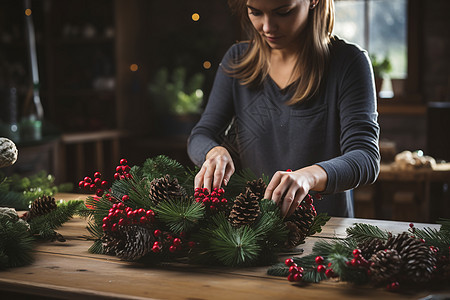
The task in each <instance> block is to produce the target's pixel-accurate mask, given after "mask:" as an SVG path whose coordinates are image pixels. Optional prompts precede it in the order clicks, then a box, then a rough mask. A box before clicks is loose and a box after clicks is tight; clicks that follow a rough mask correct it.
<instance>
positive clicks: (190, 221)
mask: <svg viewBox="0 0 450 300" xmlns="http://www.w3.org/2000/svg"><path fill="white" fill-rule="evenodd" d="M154 211H155V212H156V218H157V219H158V220H160V221H162V222H164V223H166V224H167V226H168V227H169V228H170V229H171V230H172V231H173V232H175V233H180V232H188V231H190V230H192V229H193V228H194V227H195V226H197V225H198V222H199V221H200V220H201V219H202V218H203V217H204V214H205V208H204V207H203V206H202V205H201V204H200V203H197V202H195V201H192V199H191V198H188V197H179V198H175V199H167V200H166V201H162V202H160V203H159V205H158V206H157V207H155V208H154Z"/></svg>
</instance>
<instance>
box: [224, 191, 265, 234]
mask: <svg viewBox="0 0 450 300" xmlns="http://www.w3.org/2000/svg"><path fill="white" fill-rule="evenodd" d="M259 213H260V208H259V200H258V197H256V195H255V194H253V193H252V191H251V190H250V188H246V190H245V193H241V194H239V196H237V197H236V200H235V201H234V204H233V207H232V208H231V212H230V215H229V217H228V219H229V221H230V223H231V225H233V226H236V227H239V226H244V225H250V224H252V223H253V222H254V221H255V220H256V218H257V217H258V216H259Z"/></svg>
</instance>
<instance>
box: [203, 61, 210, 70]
mask: <svg viewBox="0 0 450 300" xmlns="http://www.w3.org/2000/svg"><path fill="white" fill-rule="evenodd" d="M203 68H205V69H206V70H208V69H209V68H211V62H210V61H208V60H205V61H204V62H203Z"/></svg>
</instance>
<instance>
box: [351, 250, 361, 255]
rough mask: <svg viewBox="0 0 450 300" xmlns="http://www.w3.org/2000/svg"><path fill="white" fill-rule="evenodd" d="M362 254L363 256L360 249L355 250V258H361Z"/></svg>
mask: <svg viewBox="0 0 450 300" xmlns="http://www.w3.org/2000/svg"><path fill="white" fill-rule="evenodd" d="M360 254H361V250H359V249H355V250H353V257H358V256H360Z"/></svg>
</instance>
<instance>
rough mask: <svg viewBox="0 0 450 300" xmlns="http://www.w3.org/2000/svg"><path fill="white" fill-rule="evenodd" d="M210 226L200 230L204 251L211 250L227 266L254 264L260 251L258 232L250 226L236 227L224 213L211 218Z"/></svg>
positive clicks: (218, 260)
mask: <svg viewBox="0 0 450 300" xmlns="http://www.w3.org/2000/svg"><path fill="white" fill-rule="evenodd" d="M211 220H212V223H213V224H212V225H213V226H211V227H210V228H202V229H201V230H200V233H199V236H198V240H200V244H201V245H202V251H205V252H207V253H208V252H209V253H210V255H212V256H214V258H215V259H216V261H217V262H219V263H221V264H223V265H226V266H244V265H251V264H253V263H254V262H255V261H256V259H257V258H258V254H259V253H260V245H259V244H258V237H257V234H256V233H255V232H254V231H253V230H252V229H251V228H250V227H248V226H243V227H240V228H234V227H232V226H231V224H230V223H229V222H228V220H227V218H226V217H225V216H224V215H223V214H217V215H215V216H213V217H212V218H211Z"/></svg>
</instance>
